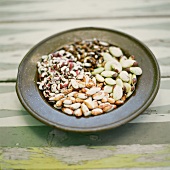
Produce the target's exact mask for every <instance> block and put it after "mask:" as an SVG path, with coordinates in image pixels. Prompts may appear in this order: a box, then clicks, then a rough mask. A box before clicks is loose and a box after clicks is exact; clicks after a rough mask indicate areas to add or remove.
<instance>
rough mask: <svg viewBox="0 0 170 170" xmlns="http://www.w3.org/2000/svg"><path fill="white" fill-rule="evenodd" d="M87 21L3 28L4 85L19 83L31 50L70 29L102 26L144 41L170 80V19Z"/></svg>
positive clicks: (0, 46) (0, 48) (0, 76)
mask: <svg viewBox="0 0 170 170" xmlns="http://www.w3.org/2000/svg"><path fill="white" fill-rule="evenodd" d="M86 21H87V22H85V21H82V20H74V21H60V22H49V21H46V22H43V21H42V22H30V23H29V22H27V23H8V24H0V32H2V33H0V34H1V36H0V39H1V43H0V58H1V62H0V70H1V74H0V81H5V80H16V76H17V67H18V65H19V63H20V62H21V60H22V58H23V57H24V55H25V54H26V53H27V52H28V51H29V49H30V48H31V47H33V46H34V45H35V44H36V43H38V42H39V41H41V40H42V39H44V38H46V37H48V36H50V35H52V34H54V33H57V32H60V31H63V30H66V28H67V29H70V28H73V27H82V26H98V27H101V26H102V25H103V26H104V27H107V28H111V29H118V30H121V31H123V32H126V33H128V34H131V35H132V36H135V37H136V38H138V39H140V40H141V41H143V42H144V43H145V44H146V45H148V47H150V48H151V50H152V51H153V53H154V54H155V56H156V58H157V59H158V63H159V65H160V69H161V74H162V76H163V77H165V76H170V70H169V54H170V48H169V45H170V41H169V40H170V34H169V31H168V30H169V22H170V19H169V18H167V19H166V18H162V19H158V18H154V19H150V18H147V19H133V22H132V20H130V19H122V20H121V21H120V20H116V19H107V20H102V19H101V20H86ZM72 23H74V24H72ZM33 25H34V27H33ZM157 27H159V29H158V28H157ZM23 37H24V39H23Z"/></svg>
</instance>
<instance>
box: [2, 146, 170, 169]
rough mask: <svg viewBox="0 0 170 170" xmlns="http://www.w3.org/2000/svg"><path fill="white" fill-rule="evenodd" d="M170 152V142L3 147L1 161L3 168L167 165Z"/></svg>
mask: <svg viewBox="0 0 170 170" xmlns="http://www.w3.org/2000/svg"><path fill="white" fill-rule="evenodd" d="M169 155H170V145H129V146H126V145H123V146H122V145H118V146H106V147H104V146H101V147H100V146H99V147H94V146H93V147H88V146H74V147H73V146H71V147H61V148H56V147H55V148H54V147H52V148H49V147H45V148H35V147H29V148H1V156H0V158H1V159H0V163H1V168H2V169H116V168H122V169H124V168H126V170H128V169H129V170H130V169H131V168H156V167H159V168H160V167H161V168H162V169H164V167H169V168H170V157H169ZM119 170H120V169H119Z"/></svg>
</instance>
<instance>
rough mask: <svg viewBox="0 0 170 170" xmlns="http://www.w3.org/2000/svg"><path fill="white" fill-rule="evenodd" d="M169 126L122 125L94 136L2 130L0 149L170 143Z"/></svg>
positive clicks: (48, 129) (32, 129)
mask: <svg viewBox="0 0 170 170" xmlns="http://www.w3.org/2000/svg"><path fill="white" fill-rule="evenodd" d="M169 132H170V123H167V122H164V123H144V124H143V123H138V124H136V123H134V124H132V123H131V124H130V123H128V124H125V125H123V126H121V127H118V128H116V129H111V130H107V131H103V132H96V133H95V132H94V133H73V132H67V131H62V130H59V129H54V128H52V127H48V126H39V127H34V126H32V127H5V128H3V127H1V128H0V134H1V138H0V146H1V147H15V146H17V147H42V146H43V147H44V146H54V147H55V146H78V145H87V146H93V145H94V146H101V145H102V146H107V145H132V144H141V145H146V144H168V143H170V135H169Z"/></svg>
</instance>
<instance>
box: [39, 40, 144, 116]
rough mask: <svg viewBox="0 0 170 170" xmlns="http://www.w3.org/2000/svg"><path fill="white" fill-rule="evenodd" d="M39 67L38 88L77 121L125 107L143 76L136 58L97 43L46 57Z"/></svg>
mask: <svg viewBox="0 0 170 170" xmlns="http://www.w3.org/2000/svg"><path fill="white" fill-rule="evenodd" d="M37 67H38V75H39V81H38V82H37V84H38V87H39V89H40V90H41V91H42V93H43V95H44V97H45V98H46V100H47V101H48V102H49V103H50V104H51V105H53V106H54V108H56V109H59V110H61V111H62V112H63V113H65V114H68V115H74V116H77V117H80V116H85V117H86V116H96V115H100V114H103V113H106V112H109V111H111V110H113V109H116V108H117V107H118V106H120V105H122V104H124V102H125V101H126V99H127V98H128V97H130V96H131V95H132V94H133V92H134V90H135V85H136V83H137V77H138V76H139V75H141V74H142V69H141V68H140V67H139V66H138V63H137V61H136V60H135V57H134V56H133V55H131V56H125V54H124V53H123V51H122V50H121V48H119V47H116V46H114V45H112V44H109V43H107V42H103V41H99V40H97V39H93V40H83V41H78V42H75V43H74V44H70V45H66V46H64V47H63V48H61V49H59V50H58V51H56V52H54V53H51V54H48V55H43V56H42V57H41V61H39V62H38V63H37Z"/></svg>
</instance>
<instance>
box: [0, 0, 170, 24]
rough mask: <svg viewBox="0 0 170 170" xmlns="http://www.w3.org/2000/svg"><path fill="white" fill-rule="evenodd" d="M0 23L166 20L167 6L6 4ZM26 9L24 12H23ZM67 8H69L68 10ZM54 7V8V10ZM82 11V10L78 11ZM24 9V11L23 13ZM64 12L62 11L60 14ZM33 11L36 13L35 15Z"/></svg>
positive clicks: (131, 3)
mask: <svg viewBox="0 0 170 170" xmlns="http://www.w3.org/2000/svg"><path fill="white" fill-rule="evenodd" d="M1 3H2V6H0V9H1V12H3V15H2V17H1V18H0V20H1V21H24V20H27V21H37V20H50V19H58V20H61V19H68V20H69V19H77V18H78V19H84V18H87V19H88V18H89V19H90V18H108V17H113V18H119V17H124V18H127V17H132V18H133V17H139V16H140V17H143V16H144V17H146V16H147V17H148V16H169V14H170V12H169V10H168V9H169V8H168V7H169V2H168V1H167V0H164V1H161V0H157V1H145V0H141V1H137V2H136V1H135V0H130V1H128V3H124V0H119V1H117V2H116V3H115V2H114V1H102V0H93V1H90V0H87V1H83V0H79V1H74V0H69V1H53V0H50V1H48V2H46V1H29V3H28V2H27V1H20V2H18V1H16V3H13V2H11V1H7V2H6V3H4V2H1ZM25 6H27V8H25ZM70 6H71V7H72V8H70ZM56 7H59V8H57V10H56ZM82 7H83V8H82ZM23 9H24V10H23ZM63 9H65V10H63ZM35 11H36V13H35ZM8 13H13V15H8Z"/></svg>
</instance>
